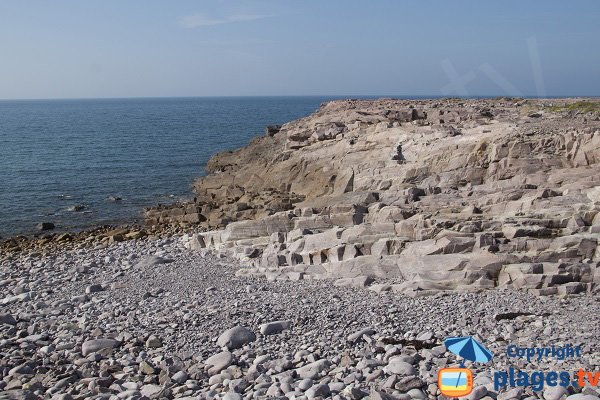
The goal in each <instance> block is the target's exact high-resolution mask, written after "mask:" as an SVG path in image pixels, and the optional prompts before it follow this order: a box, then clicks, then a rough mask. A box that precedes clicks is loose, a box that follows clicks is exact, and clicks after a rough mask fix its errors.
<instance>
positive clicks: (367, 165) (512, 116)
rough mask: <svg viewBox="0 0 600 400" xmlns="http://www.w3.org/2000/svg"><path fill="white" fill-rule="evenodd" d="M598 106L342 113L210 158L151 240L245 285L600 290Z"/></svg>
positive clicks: (555, 103)
mask: <svg viewBox="0 0 600 400" xmlns="http://www.w3.org/2000/svg"><path fill="white" fill-rule="evenodd" d="M599 116H600V102H599V101H598V100H594V99H540V100H523V99H493V100H492V99H490V100H480V99H478V100H463V99H440V100H414V101H408V100H393V99H380V100H344V101H333V102H329V103H325V104H323V105H322V106H321V108H320V109H319V110H318V111H316V112H315V113H314V114H312V115H310V116H308V117H306V118H302V119H299V120H296V121H292V122H289V123H287V124H284V125H283V126H281V127H277V128H273V127H271V128H270V129H268V133H267V134H266V135H265V136H263V137H259V138H256V139H254V140H253V141H252V142H251V143H250V144H249V145H248V146H246V147H244V148H242V149H239V150H236V151H231V152H225V153H220V154H217V155H215V156H214V157H213V158H212V159H211V160H210V161H209V163H208V165H207V170H208V175H207V176H204V177H202V178H200V179H198V180H197V182H196V183H195V185H194V191H195V193H196V198H195V201H194V202H193V203H189V204H178V205H174V206H169V207H159V208H155V209H150V210H147V211H146V215H145V216H146V222H147V223H148V224H152V225H156V224H185V225H191V226H197V227H198V230H199V231H203V232H200V233H197V234H194V235H188V236H186V239H185V240H186V241H187V245H188V246H189V247H192V248H195V249H204V248H208V249H211V250H212V251H215V252H217V253H219V254H222V255H226V256H230V257H234V258H237V259H239V260H240V261H242V263H243V265H245V266H247V267H248V268H243V269H241V270H240V271H239V272H238V273H239V274H263V275H266V276H267V277H268V278H269V279H316V278H336V279H338V281H337V282H336V284H338V285H349V286H369V288H370V289H372V290H375V291H388V290H392V291H398V292H402V293H405V294H408V295H413V296H416V295H425V294H431V293H436V292H438V291H440V290H479V289H482V288H495V287H506V288H519V289H525V290H528V291H530V292H532V293H535V294H538V295H550V294H562V295H567V294H571V293H578V292H584V291H594V290H597V289H596V288H597V285H598V284H599V283H600V269H599V261H600V247H599V243H600V214H599V211H600V164H599V161H600V117H599Z"/></svg>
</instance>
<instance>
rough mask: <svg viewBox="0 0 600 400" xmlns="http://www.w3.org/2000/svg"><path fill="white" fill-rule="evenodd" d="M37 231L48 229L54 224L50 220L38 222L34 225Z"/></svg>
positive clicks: (53, 226)
mask: <svg viewBox="0 0 600 400" xmlns="http://www.w3.org/2000/svg"><path fill="white" fill-rule="evenodd" d="M35 227H36V228H37V230H38V231H50V230H52V229H54V228H55V227H56V226H55V225H54V224H53V223H52V222H40V223H39V224H37V225H36V226H35Z"/></svg>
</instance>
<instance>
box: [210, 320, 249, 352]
mask: <svg viewBox="0 0 600 400" xmlns="http://www.w3.org/2000/svg"><path fill="white" fill-rule="evenodd" d="M255 340H256V335H255V334H254V332H252V331H251V330H249V329H248V328H244V327H242V326H236V327H233V328H231V329H228V330H226V331H225V332H223V333H222V334H221V336H219V338H218V339H217V345H218V346H220V347H227V348H228V349H230V350H231V349H238V348H240V347H242V346H244V345H245V344H248V343H250V342H254V341H255Z"/></svg>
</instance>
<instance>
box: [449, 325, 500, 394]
mask: <svg viewBox="0 0 600 400" xmlns="http://www.w3.org/2000/svg"><path fill="white" fill-rule="evenodd" d="M444 345H445V346H446V349H448V351H450V352H452V353H454V354H456V355H457V356H458V357H461V358H462V360H461V363H460V367H459V368H442V369H441V370H439V372H438V388H439V389H440V392H441V393H442V394H443V395H444V396H448V397H461V396H466V395H468V394H469V393H471V392H472V391H473V372H472V371H471V370H470V369H468V368H465V360H469V361H472V362H480V363H487V362H490V361H491V360H492V358H493V354H492V352H491V351H489V350H488V349H486V348H485V346H484V345H482V344H481V343H479V342H478V341H477V340H475V339H474V338H473V337H472V336H463V337H450V338H447V339H446V340H444Z"/></svg>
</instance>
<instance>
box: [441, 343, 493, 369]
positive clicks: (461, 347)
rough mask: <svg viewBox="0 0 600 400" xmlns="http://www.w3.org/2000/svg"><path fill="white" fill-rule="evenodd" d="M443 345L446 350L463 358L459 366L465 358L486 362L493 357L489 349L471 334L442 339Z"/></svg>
mask: <svg viewBox="0 0 600 400" xmlns="http://www.w3.org/2000/svg"><path fill="white" fill-rule="evenodd" d="M444 346H446V348H447V349H448V351H451V352H452V353H454V354H456V355H457V356H459V357H462V358H463V360H462V362H461V366H464V364H465V360H469V361H473V362H480V363H486V362H489V361H491V359H492V357H494V355H493V354H492V352H491V351H489V350H488V349H487V348H486V347H485V346H484V345H482V344H481V343H479V342H478V341H477V340H475V339H474V338H473V337H472V336H463V337H452V338H447V339H446V340H444Z"/></svg>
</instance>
